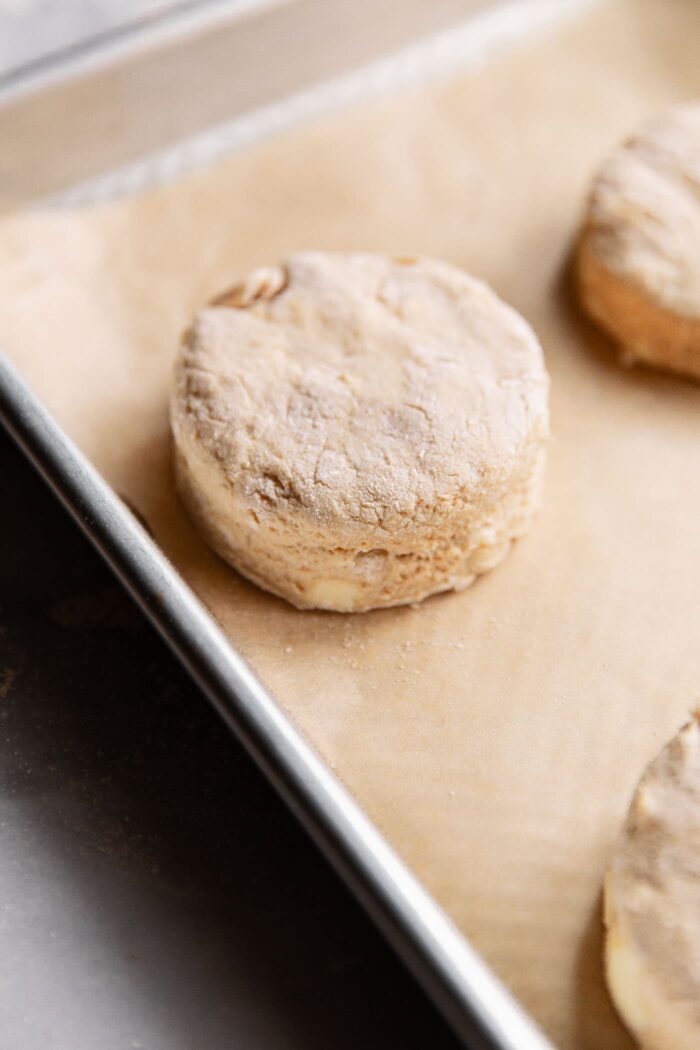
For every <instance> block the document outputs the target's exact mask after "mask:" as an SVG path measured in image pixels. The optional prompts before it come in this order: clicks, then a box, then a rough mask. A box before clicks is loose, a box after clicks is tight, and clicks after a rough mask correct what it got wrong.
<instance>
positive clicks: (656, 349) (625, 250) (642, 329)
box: [577, 103, 700, 379]
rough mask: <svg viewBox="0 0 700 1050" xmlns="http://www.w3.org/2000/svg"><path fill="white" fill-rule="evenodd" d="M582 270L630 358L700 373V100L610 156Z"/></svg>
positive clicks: (594, 309) (585, 234) (581, 254)
mask: <svg viewBox="0 0 700 1050" xmlns="http://www.w3.org/2000/svg"><path fill="white" fill-rule="evenodd" d="M577 278H578V288H579V296H580V299H581V302H582V304H583V306H584V308H585V310H586V311H587V312H588V313H589V314H590V316H591V317H592V318H593V319H594V320H595V321H596V322H597V323H598V324H599V325H601V327H602V328H604V329H605V330H606V331H607V332H608V334H609V335H611V336H612V337H613V338H614V339H615V340H616V341H617V342H618V343H619V345H620V346H621V348H622V359H623V361H624V362H625V363H635V362H644V363H646V364H649V365H655V366H657V367H661V368H666V369H670V370H672V371H675V372H682V373H684V374H686V375H689V376H693V377H695V378H696V379H697V378H700V104H698V103H695V104H689V105H684V106H677V107H676V108H674V109H672V110H670V111H669V112H668V113H666V115H665V116H663V117H662V118H661V119H658V120H655V121H653V122H652V123H650V124H647V125H645V126H644V127H642V128H641V130H640V131H638V132H637V133H636V134H634V135H632V136H631V137H630V138H629V139H627V140H626V142H624V143H623V145H622V146H620V147H619V148H618V149H617V150H616V151H615V152H614V153H612V155H611V156H610V157H609V158H608V159H607V161H605V163H604V164H603V166H602V168H601V170H600V172H599V174H598V176H597V177H596V179H595V181H594V183H593V187H592V190H591V194H590V198H589V201H588V208H587V214H586V218H585V222H584V226H583V230H582V233H581V238H580V241H579V246H578V255H577Z"/></svg>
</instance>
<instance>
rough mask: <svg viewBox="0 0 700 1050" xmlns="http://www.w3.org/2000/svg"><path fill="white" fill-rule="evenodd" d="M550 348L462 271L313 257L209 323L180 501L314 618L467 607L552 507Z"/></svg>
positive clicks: (221, 548)
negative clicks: (545, 493)
mask: <svg viewBox="0 0 700 1050" xmlns="http://www.w3.org/2000/svg"><path fill="white" fill-rule="evenodd" d="M547 403H548V379H547V373H546V371H545V367H544V363H543V358H542V351H541V348H540V346H539V343H538V341H537V339H536V337H535V335H534V334H533V332H532V331H531V329H530V328H529V327H528V325H527V324H526V323H525V321H523V319H522V318H521V317H520V316H519V315H518V314H517V313H516V312H515V311H514V310H512V309H511V308H510V307H508V306H506V305H505V304H504V303H502V302H501V301H500V300H499V299H498V298H497V297H496V296H495V295H494V293H493V292H492V291H490V289H489V288H487V287H486V285H484V284H482V283H481V282H480V281H477V280H475V279H474V278H472V277H469V276H468V275H467V274H465V273H463V272H462V271H460V270H458V269H456V268H455V267H452V266H449V265H447V264H446V263H443V262H437V261H435V260H432V259H408V258H390V257H387V256H383V255H369V254H327V253H322V252H303V253H300V254H297V255H293V256H292V257H291V258H290V259H289V260H288V261H287V262H286V263H285V264H284V265H282V266H279V267H273V268H269V269H261V270H256V271H255V272H254V273H252V274H251V275H250V276H249V277H248V278H247V280H245V281H244V282H243V283H241V284H239V285H237V286H236V287H235V288H233V289H232V290H231V291H230V292H229V293H227V294H226V295H224V296H222V297H220V298H219V299H218V300H216V301H215V302H214V303H213V304H212V305H210V306H208V307H206V308H205V309H203V310H201V311H200V312H199V313H198V314H197V316H196V317H195V319H194V322H193V324H192V326H191V328H190V329H189V331H188V332H187V333H186V335H185V337H184V339H183V343H182V348H181V352H180V355H179V358H178V361H177V365H176V373H175V387H174V393H173V397H172V405H171V420H172V428H173V434H174V439H175V450H176V472H177V478H178V484H179V488H180V491H181V493H182V495H183V497H184V500H185V502H186V505H187V506H188V507H189V509H190V511H191V513H192V515H193V516H194V519H195V521H196V522H197V523H198V525H199V527H200V529H201V531H202V533H203V534H204V536H205V538H206V539H207V540H208V542H209V543H210V545H211V546H212V547H213V548H214V550H216V551H217V552H218V553H219V554H220V555H221V556H222V557H223V558H225V559H226V561H228V562H230V563H231V565H233V566H234V567H235V568H236V569H237V570H238V571H239V572H241V573H242V574H243V575H244V576H247V577H248V578H249V579H251V580H253V581H255V582H256V583H257V584H259V585H260V586H261V587H264V588H265V589H266V590H268V591H272V592H273V593H274V594H277V595H280V596H281V597H283V598H286V599H287V600H288V601H290V602H291V603H292V604H293V605H296V606H297V607H299V608H321V609H334V610H338V611H345V612H350V611H363V610H367V609H373V608H378V607H381V606H390V605H400V604H402V603H405V602H415V601H419V600H421V599H423V598H425V597H427V596H428V595H430V594H435V593H436V592H438V591H447V590H450V589H460V588H463V587H466V586H467V585H468V584H470V583H471V582H472V580H473V579H474V577H475V576H476V575H477V574H479V573H483V572H485V571H486V570H488V569H491V568H493V567H494V566H495V565H496V564H497V563H498V562H500V561H501V559H502V558H503V557H504V556H505V555H506V553H507V552H508V549H509V547H510V544H511V541H512V540H513V539H515V538H516V537H517V536H520V535H521V534H522V533H523V532H524V530H525V529H526V528H527V526H528V524H529V522H530V520H531V518H532V516H533V514H534V512H535V510H536V509H537V506H538V504H539V500H540V487H541V475H542V467H543V456H544V444H545V439H546V437H547V427H548V407H547Z"/></svg>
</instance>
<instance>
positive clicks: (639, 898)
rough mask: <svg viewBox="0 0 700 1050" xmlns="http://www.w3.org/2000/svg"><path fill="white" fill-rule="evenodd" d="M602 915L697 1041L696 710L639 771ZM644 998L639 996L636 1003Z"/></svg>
mask: <svg viewBox="0 0 700 1050" xmlns="http://www.w3.org/2000/svg"><path fill="white" fill-rule="evenodd" d="M606 906H607V907H609V909H610V911H611V912H612V914H611V915H610V916H609V917H608V921H609V922H610V921H611V920H612V924H614V925H618V926H621V927H623V928H624V931H625V936H626V937H627V938H631V942H632V946H633V948H634V949H635V951H636V954H637V955H638V956H640V957H641V958H642V959H643V960H644V965H645V966H646V967H647V968H648V971H649V972H650V973H652V974H653V975H654V979H655V982H656V986H657V991H658V992H659V993H660V994H661V995H662V996H663V1000H664V1001H665V1002H668V1003H675V1004H676V1007H678V1006H681V1007H682V1009H683V1010H684V1012H685V1013H686V1015H687V1014H688V1013H689V1015H690V1017H691V1018H692V1023H693V1025H694V1027H695V1026H697V1028H695V1033H696V1036H697V1040H696V1041H695V1042H693V1043H692V1045H700V726H698V721H697V717H696V718H695V719H694V720H693V721H692V722H691V723H689V724H688V725H687V726H685V727H684V728H683V729H682V730H681V732H680V733H679V734H678V735H677V736H676V737H674V739H673V740H672V741H671V743H670V744H669V745H668V746H667V747H666V748H664V750H663V751H662V752H661V754H660V755H659V757H658V758H657V759H655V761H654V762H652V763H651V765H650V766H649V767H648V769H647V771H646V773H645V774H644V776H643V778H642V780H641V782H640V784H639V787H638V788H637V792H636V794H635V797H634V800H633V802H632V806H631V807H630V811H629V814H628V817H627V821H626V824H625V827H624V830H623V833H622V836H621V838H620V840H619V843H618V847H617V850H616V854H615V857H614V860H613V863H612V866H611V869H610V873H609V876H608V883H607V894H606ZM640 1005H641V1006H643V1004H640Z"/></svg>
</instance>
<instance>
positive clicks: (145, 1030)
mask: <svg viewBox="0 0 700 1050" xmlns="http://www.w3.org/2000/svg"><path fill="white" fill-rule="evenodd" d="M0 476H1V477H2V491H3V496H4V498H3V500H2V508H3V509H2V514H1V515H0V926H1V929H2V942H1V943H2V953H1V957H0V1032H2V1040H1V1043H2V1047H3V1050H37V1048H39V1047H41V1050H96V1048H97V1047H99V1050H132V1048H134V1050H136V1048H138V1050H224V1048H226V1050H229V1048H232V1047H236V1048H237V1050H239V1048H240V1050H248V1048H251V1050H252V1048H253V1047H255V1048H256V1050H263V1048H264V1050H268V1048H270V1050H272V1048H278V1047H279V1048H282V1047H300V1048H301V1047H303V1048H304V1050H314V1048H318V1050H343V1048H345V1047H347V1048H348V1050H349V1048H351V1047H352V1048H353V1050H371V1048H374V1047H376V1048H380V1047H381V1048H384V1050H386V1048H387V1047H400V1048H402V1050H412V1048H414V1047H415V1048H417V1047H422V1048H425V1047H430V1048H431V1050H441V1048H443V1047H444V1048H448V1047H449V1048H452V1047H456V1046H457V1042H456V1040H455V1039H454V1038H453V1037H452V1036H451V1035H450V1033H449V1032H448V1031H447V1030H446V1028H445V1026H444V1025H443V1023H442V1021H441V1020H440V1019H439V1017H438V1016H437V1015H436V1013H435V1012H434V1011H433V1009H432V1007H431V1006H430V1005H429V1003H428V1002H427V1000H426V999H425V998H424V996H423V994H422V992H421V991H420V990H419V989H418V988H417V986H416V985H415V984H414V983H413V981H412V979H411V978H410V977H409V976H408V975H407V974H406V973H405V972H404V970H403V969H402V967H401V966H400V964H399V963H398V962H397V961H396V960H395V958H394V957H393V955H392V954H391V952H390V950H389V949H388V948H387V947H386V946H385V944H384V943H383V941H382V940H381V938H380V937H379V935H378V934H377V933H376V932H375V930H374V929H373V927H372V926H371V924H370V923H369V921H368V920H367V919H366V918H365V916H364V914H363V913H362V912H361V911H360V909H359V906H358V905H356V904H355V902H354V900H353V899H352V898H351V897H350V895H349V894H348V893H347V891H346V890H345V889H344V888H343V887H342V886H341V884H340V883H339V882H338V880H337V879H336V877H335V875H334V874H333V873H332V871H331V870H330V868H329V867H328V866H327V864H326V863H325V861H324V860H323V859H322V858H321V856H320V855H319V854H318V853H317V852H316V850H315V848H314V847H313V846H312V845H311V843H310V842H309V841H308V840H307V838H306V836H305V834H304V833H303V832H302V830H301V829H300V828H299V826H298V825H297V824H296V822H295V821H294V819H293V818H292V817H291V816H290V815H289V814H288V812H287V811H286V809H285V808H284V807H283V805H282V803H281V802H280V801H279V800H278V799H277V797H276V795H275V794H274V793H273V791H272V789H271V788H270V787H268V785H267V783H266V782H265V781H264V780H263V778H262V776H261V774H259V773H258V771H257V769H256V768H255V767H254V766H253V764H252V762H251V761H250V760H249V758H248V757H247V755H246V754H245V753H244V752H243V751H242V749H241V747H240V746H239V745H238V743H237V741H236V740H235V739H234V738H233V737H232V736H231V735H230V733H229V732H228V730H226V729H225V727H224V726H223V724H222V723H220V722H219V720H218V718H217V716H216V715H215V714H214V712H213V711H212V710H211V709H210V708H209V706H208V704H207V702H206V700H205V699H204V698H203V696H202V695H201V694H200V693H199V692H198V690H197V689H196V687H195V686H194V685H193V684H192V683H190V681H189V680H188V678H187V677H186V675H185V673H184V671H183V670H182V669H181V668H180V667H179V665H178V664H177V663H176V661H175V659H174V658H173V657H172V656H171V654H170V653H169V651H168V650H167V649H166V648H165V645H164V643H162V642H161V640H160V639H159V637H158V636H157V635H156V634H155V632H154V631H153V629H152V628H151V627H150V626H149V625H148V624H147V622H146V621H145V619H144V618H143V617H142V615H141V613H140V612H139V611H138V610H137V609H136V607H135V606H134V605H133V604H132V602H131V600H130V599H129V598H128V596H127V595H126V594H125V593H124V592H123V591H122V590H121V588H120V586H119V585H118V584H117V583H116V582H115V581H114V580H113V578H112V576H111V574H110V572H109V571H108V569H107V568H106V567H105V566H104V565H103V563H102V562H101V561H100V559H99V558H98V556H97V555H96V554H95V553H94V552H93V550H92V548H91V547H90V546H89V544H88V542H87V541H86V540H85V539H84V538H83V537H82V535H81V534H80V533H79V531H78V529H77V527H76V526H74V524H73V523H72V522H71V521H70V520H69V518H68V517H67V515H66V514H65V512H64V511H63V510H62V509H61V508H60V506H59V505H58V504H57V503H56V501H55V500H54V498H53V497H52V496H51V495H50V494H49V492H48V490H46V489H45V488H44V486H43V483H42V482H41V481H40V480H39V479H38V477H37V476H36V475H35V474H34V473H33V471H32V469H31V468H30V467H29V466H28V464H27V463H26V462H25V461H24V460H23V459H22V458H21V456H20V454H19V452H18V451H17V450H16V449H15V448H14V446H12V445H11V443H10V441H9V439H8V438H7V437H6V436H5V435H4V434H3V433H2V432H1V431H0Z"/></svg>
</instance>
